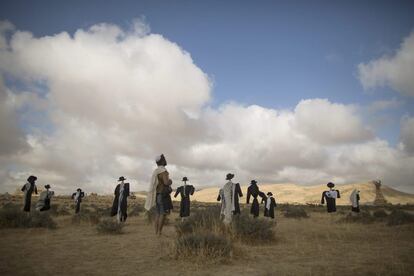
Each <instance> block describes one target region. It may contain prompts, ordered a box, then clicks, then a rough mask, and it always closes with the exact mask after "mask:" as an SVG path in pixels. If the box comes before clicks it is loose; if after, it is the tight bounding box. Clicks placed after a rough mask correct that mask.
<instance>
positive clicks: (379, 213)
mask: <svg viewBox="0 0 414 276" xmlns="http://www.w3.org/2000/svg"><path fill="white" fill-rule="evenodd" d="M372 216H373V217H374V218H386V217H387V216H388V214H387V212H385V210H384V209H378V210H375V211H374V212H373V213H372Z"/></svg>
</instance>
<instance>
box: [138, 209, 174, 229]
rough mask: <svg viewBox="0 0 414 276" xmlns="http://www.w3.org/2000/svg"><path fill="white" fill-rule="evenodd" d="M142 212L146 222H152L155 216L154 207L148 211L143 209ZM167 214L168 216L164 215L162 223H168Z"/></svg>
mask: <svg viewBox="0 0 414 276" xmlns="http://www.w3.org/2000/svg"><path fill="white" fill-rule="evenodd" d="M144 214H145V221H146V222H147V224H152V223H153V222H154V220H155V216H156V211H155V208H152V209H151V210H149V211H145V213H144ZM168 216H169V215H168V214H167V215H166V216H165V220H164V225H170V218H169V217H168Z"/></svg>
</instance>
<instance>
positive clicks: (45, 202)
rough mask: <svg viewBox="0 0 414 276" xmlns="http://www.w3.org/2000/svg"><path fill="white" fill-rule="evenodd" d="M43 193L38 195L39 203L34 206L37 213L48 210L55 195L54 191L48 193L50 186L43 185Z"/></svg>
mask: <svg viewBox="0 0 414 276" xmlns="http://www.w3.org/2000/svg"><path fill="white" fill-rule="evenodd" d="M45 189H46V190H45V191H43V192H41V193H40V196H39V201H38V202H37V204H36V210H37V211H41V212H42V211H47V210H49V209H50V200H51V199H52V196H53V195H54V194H55V192H54V191H50V185H49V184H47V185H45Z"/></svg>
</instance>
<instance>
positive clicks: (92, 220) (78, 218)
mask: <svg viewBox="0 0 414 276" xmlns="http://www.w3.org/2000/svg"><path fill="white" fill-rule="evenodd" d="M100 221H101V217H100V215H99V214H98V213H96V212H95V213H92V212H83V211H81V212H80V213H78V214H75V215H73V217H72V224H80V223H81V222H86V223H89V224H92V225H96V224H98V223H99V222H100Z"/></svg>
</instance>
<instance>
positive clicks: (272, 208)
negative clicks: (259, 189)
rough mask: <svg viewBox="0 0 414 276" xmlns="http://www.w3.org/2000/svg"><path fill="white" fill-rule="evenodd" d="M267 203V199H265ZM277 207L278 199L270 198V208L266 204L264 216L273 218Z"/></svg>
mask: <svg viewBox="0 0 414 276" xmlns="http://www.w3.org/2000/svg"><path fill="white" fill-rule="evenodd" d="M265 204H266V201H265ZM275 208H276V200H275V199H274V198H273V197H271V198H270V208H269V209H267V208H266V205H265V210H264V216H265V217H271V218H272V219H274V218H275Z"/></svg>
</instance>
